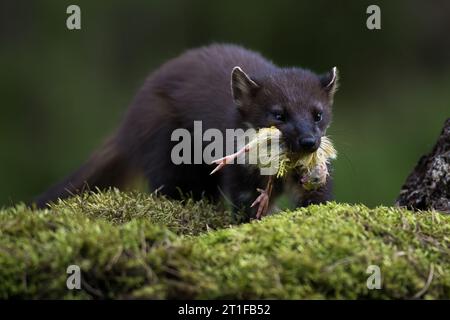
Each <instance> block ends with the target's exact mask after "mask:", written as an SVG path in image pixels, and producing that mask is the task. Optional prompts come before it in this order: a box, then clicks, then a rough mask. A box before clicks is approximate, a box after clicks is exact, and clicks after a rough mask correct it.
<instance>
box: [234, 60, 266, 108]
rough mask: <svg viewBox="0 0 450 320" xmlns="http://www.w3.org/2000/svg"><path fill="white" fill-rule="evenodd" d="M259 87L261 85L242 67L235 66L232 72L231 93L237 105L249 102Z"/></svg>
mask: <svg viewBox="0 0 450 320" xmlns="http://www.w3.org/2000/svg"><path fill="white" fill-rule="evenodd" d="M259 88H260V87H259V85H258V84H257V83H256V82H255V81H253V80H252V79H251V78H250V77H249V76H248V75H247V74H246V73H245V72H244V71H242V69H241V68H239V67H234V68H233V71H232V72H231V93H232V95H233V100H234V102H235V103H236V105H238V106H239V107H242V106H244V105H247V104H249V103H250V101H251V99H252V98H253V97H254V96H255V94H256V92H257V91H258V89H259Z"/></svg>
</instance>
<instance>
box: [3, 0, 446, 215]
mask: <svg viewBox="0 0 450 320" xmlns="http://www.w3.org/2000/svg"><path fill="white" fill-rule="evenodd" d="M70 4H77V5H79V6H80V7H81V11H82V30H79V31H69V30H68V29H67V28H66V18H67V14H66V8H67V6H68V5H70ZM369 4H377V5H379V6H380V7H381V19H382V29H381V30H375V31H370V30H368V29H367V28H366V19H367V16H368V15H367V14H366V8H367V6H368V5H369ZM212 42H231V43H237V44H241V45H244V46H246V47H248V48H251V49H254V50H257V51H260V52H261V53H263V54H264V55H265V56H267V57H268V58H270V59H272V60H273V61H274V62H275V63H277V64H279V65H282V66H290V65H295V66H302V67H306V68H310V69H313V70H315V71H318V72H323V71H326V70H328V69H329V68H331V67H332V66H335V65H336V66H338V67H339V69H340V72H341V87H340V90H339V92H338V94H337V96H336V99H335V110H334V122H333V125H332V127H331V130H330V135H331V136H332V138H333V139H334V141H335V143H336V146H337V149H338V151H339V159H338V160H337V161H336V163H335V180H336V183H335V190H336V198H337V200H339V201H347V202H356V203H360V202H361V203H365V204H368V205H370V206H374V205H378V204H387V205H389V204H392V203H393V201H394V199H395V198H396V196H397V195H398V192H399V190H400V187H401V185H402V183H403V182H404V180H405V178H406V176H407V175H408V173H409V172H410V171H411V170H412V168H413V166H414V165H415V163H416V162H417V160H418V159H419V157H420V155H422V154H423V153H425V152H428V151H429V150H430V149H431V147H432V145H433V143H434V142H435V140H436V138H437V136H438V134H439V131H440V129H441V127H442V125H443V123H444V120H445V118H446V117H449V116H450V1H446V0H441V1H418V0H417V1H323V0H315V1H298V0H297V1H260V0H259V1H211V0H203V1H181V0H180V1H176V0H168V1H118V0H116V1H88V0H85V1H52V0H41V1H14V0H9V1H5V0H1V1H0V147H1V149H0V150H1V157H0V206H7V205H10V204H13V203H15V202H17V201H27V200H29V199H30V198H31V197H33V196H34V195H36V194H38V193H40V192H41V191H43V190H44V189H45V188H47V187H48V186H49V185H50V184H51V183H53V182H56V181H57V180H59V179H61V178H62V177H63V176H64V175H66V174H68V173H69V172H70V171H71V170H73V169H75V168H76V167H77V166H78V165H80V164H81V163H82V162H83V161H84V160H85V159H86V158H87V157H88V155H89V154H90V152H91V151H93V150H94V149H95V148H96V147H97V146H98V145H99V144H100V143H101V142H102V141H103V140H104V138H105V137H107V136H108V134H109V133H110V132H111V131H112V130H113V129H114V128H115V127H116V126H117V124H118V122H119V121H120V118H121V116H122V114H123V113H124V111H125V109H126V107H127V104H128V103H129V102H130V101H131V99H132V97H133V95H134V93H135V92H136V90H137V89H138V88H139V86H140V85H141V84H142V82H143V80H144V78H145V77H146V76H147V74H148V73H149V72H150V71H152V70H154V69H155V68H156V67H157V66H158V65H159V64H161V63H162V62H164V61H165V60H167V59H169V58H171V57H174V56H176V55H178V54H179V53H181V52H182V51H183V50H185V49H187V48H191V47H196V46H201V45H205V44H209V43H212Z"/></svg>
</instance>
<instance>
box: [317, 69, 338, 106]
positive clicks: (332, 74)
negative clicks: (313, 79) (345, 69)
mask: <svg viewBox="0 0 450 320" xmlns="http://www.w3.org/2000/svg"><path fill="white" fill-rule="evenodd" d="M338 80H339V72H338V69H337V68H336V67H334V68H333V69H331V70H330V71H328V72H327V73H325V74H323V75H321V76H320V83H321V84H322V88H323V89H324V90H325V91H326V92H327V93H328V96H329V97H330V99H331V100H333V97H334V93H335V92H336V90H337V88H338Z"/></svg>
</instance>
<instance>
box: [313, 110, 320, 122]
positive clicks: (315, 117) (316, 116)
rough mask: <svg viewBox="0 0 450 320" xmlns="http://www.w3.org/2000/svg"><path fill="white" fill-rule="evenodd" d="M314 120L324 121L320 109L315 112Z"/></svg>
mask: <svg viewBox="0 0 450 320" xmlns="http://www.w3.org/2000/svg"><path fill="white" fill-rule="evenodd" d="M314 121H315V122H320V121H322V112H320V111H316V112H314Z"/></svg>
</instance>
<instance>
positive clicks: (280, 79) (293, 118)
mask: <svg viewBox="0 0 450 320" xmlns="http://www.w3.org/2000/svg"><path fill="white" fill-rule="evenodd" d="M337 84H338V71H337V69H336V67H334V68H333V69H332V70H331V71H329V72H327V73H325V74H324V75H320V76H319V75H316V74H314V73H312V72H310V71H307V70H303V69H298V68H292V69H278V70H277V71H275V72H274V73H271V74H269V75H267V76H264V77H260V78H257V77H251V76H249V75H247V74H246V73H245V72H244V71H243V70H242V69H241V68H240V67H235V68H234V69H233V71H232V74H231V89H232V95H233V99H234V102H235V103H236V105H237V106H238V108H239V111H240V114H241V116H242V118H243V121H245V122H247V123H248V124H249V125H250V126H252V127H254V128H264V127H271V126H275V127H277V128H278V129H279V130H280V131H281V132H282V134H283V137H284V139H285V142H286V143H287V145H288V148H289V149H290V150H291V151H292V152H302V153H310V152H314V151H316V150H317V148H318V147H319V145H320V139H321V137H322V136H323V135H324V134H325V132H326V130H327V128H328V126H329V125H330V122H331V111H332V110H331V106H332V104H333V96H334V93H335V91H336V89H337Z"/></svg>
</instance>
